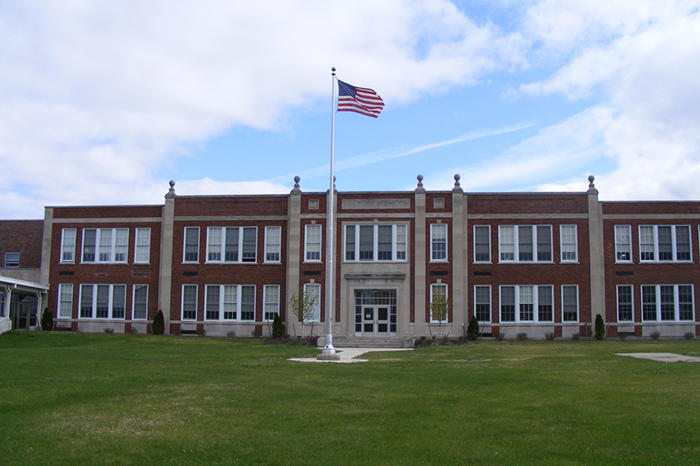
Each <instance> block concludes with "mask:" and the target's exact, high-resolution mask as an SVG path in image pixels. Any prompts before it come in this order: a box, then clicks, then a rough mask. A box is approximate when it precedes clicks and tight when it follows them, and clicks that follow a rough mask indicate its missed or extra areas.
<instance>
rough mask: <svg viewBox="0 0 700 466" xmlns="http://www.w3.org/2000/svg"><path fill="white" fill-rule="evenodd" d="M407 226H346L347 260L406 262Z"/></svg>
mask: <svg viewBox="0 0 700 466" xmlns="http://www.w3.org/2000/svg"><path fill="white" fill-rule="evenodd" d="M406 240H407V237H406V225H375V224H371V225H345V260H346V261H349V262H353V261H363V262H364V261H368V262H370V261H375V262H376V261H405V260H406Z"/></svg>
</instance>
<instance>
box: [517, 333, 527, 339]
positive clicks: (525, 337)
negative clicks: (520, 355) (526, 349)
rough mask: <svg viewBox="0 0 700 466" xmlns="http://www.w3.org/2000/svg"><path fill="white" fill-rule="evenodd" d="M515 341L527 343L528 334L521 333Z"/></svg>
mask: <svg viewBox="0 0 700 466" xmlns="http://www.w3.org/2000/svg"><path fill="white" fill-rule="evenodd" d="M515 339H516V340H518V341H527V333H525V332H521V333H518V334H517V335H515Z"/></svg>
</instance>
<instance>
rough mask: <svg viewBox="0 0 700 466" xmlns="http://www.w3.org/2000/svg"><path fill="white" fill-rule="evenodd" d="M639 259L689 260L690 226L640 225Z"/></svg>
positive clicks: (659, 260)
mask: <svg viewBox="0 0 700 466" xmlns="http://www.w3.org/2000/svg"><path fill="white" fill-rule="evenodd" d="M639 259H640V261H642V262H664V261H668V262H686V261H687V262H689V261H691V260H692V259H691V256H690V226H688V225H641V226H640V227H639Z"/></svg>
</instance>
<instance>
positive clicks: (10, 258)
mask: <svg viewBox="0 0 700 466" xmlns="http://www.w3.org/2000/svg"><path fill="white" fill-rule="evenodd" d="M17 267H19V253H18V252H6V253H5V268H17Z"/></svg>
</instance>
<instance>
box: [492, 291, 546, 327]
mask: <svg viewBox="0 0 700 466" xmlns="http://www.w3.org/2000/svg"><path fill="white" fill-rule="evenodd" d="M500 292H501V322H553V321H554V302H553V301H554V296H553V287H552V285H514V286H502V287H501V289H500Z"/></svg>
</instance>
